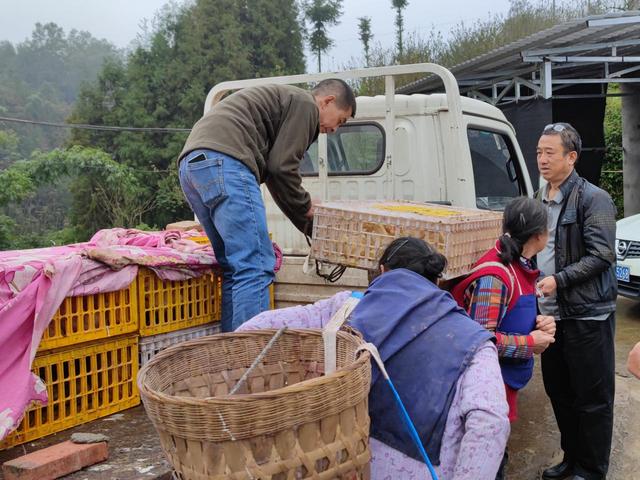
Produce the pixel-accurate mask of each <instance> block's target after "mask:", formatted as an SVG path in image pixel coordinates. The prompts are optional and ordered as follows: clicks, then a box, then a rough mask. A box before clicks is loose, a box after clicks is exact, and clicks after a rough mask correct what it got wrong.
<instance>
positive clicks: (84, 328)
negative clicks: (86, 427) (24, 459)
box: [0, 281, 140, 450]
mask: <svg viewBox="0 0 640 480" xmlns="http://www.w3.org/2000/svg"><path fill="white" fill-rule="evenodd" d="M137 331H138V293H137V283H136V282H135V281H134V282H132V284H131V285H130V286H129V287H127V288H125V289H122V290H119V291H116V292H108V293H96V294H92V295H87V296H77V297H68V298H66V299H65V300H64V302H63V303H62V305H61V306H60V308H59V309H58V311H57V312H56V314H55V316H54V317H53V319H52V320H51V322H50V323H49V326H48V329H47V330H46V331H45V332H44V335H43V337H42V341H41V343H40V346H39V349H38V353H37V355H36V357H35V359H34V361H33V372H34V373H35V374H36V375H38V376H39V377H40V378H42V380H43V381H44V383H45V385H46V386H47V394H48V397H49V402H48V404H47V405H46V406H32V407H31V408H29V409H28V410H27V411H26V412H25V415H24V418H23V420H22V423H21V424H20V426H19V427H18V428H17V429H16V430H15V431H14V432H12V433H11V434H10V435H9V436H8V437H7V438H5V439H4V440H3V441H1V442H0V450H2V449H4V448H8V447H10V446H13V445H17V444H20V443H24V442H28V441H30V440H34V439H36V438H40V437H43V436H45V435H49V434H52V433H56V432H59V431H61V430H65V429H67V428H70V427H73V426H76V425H80V424H82V423H85V422H88V421H90V420H94V419H96V418H100V417H104V416H106V415H110V414H112V413H115V412H118V411H121V410H125V409H127V408H130V407H133V406H135V405H138V404H139V403H140V396H139V394H138V389H137V385H136V376H137V374H138V334H137Z"/></svg>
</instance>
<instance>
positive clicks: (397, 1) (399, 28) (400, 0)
mask: <svg viewBox="0 0 640 480" xmlns="http://www.w3.org/2000/svg"><path fill="white" fill-rule="evenodd" d="M391 5H392V6H393V8H395V10H396V21H395V24H396V48H397V49H398V56H400V57H402V54H403V48H402V47H403V44H402V32H403V31H404V18H403V16H402V11H403V10H404V9H405V8H407V5H409V1H408V0H391Z"/></svg>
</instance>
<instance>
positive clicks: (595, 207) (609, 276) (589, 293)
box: [536, 171, 618, 318]
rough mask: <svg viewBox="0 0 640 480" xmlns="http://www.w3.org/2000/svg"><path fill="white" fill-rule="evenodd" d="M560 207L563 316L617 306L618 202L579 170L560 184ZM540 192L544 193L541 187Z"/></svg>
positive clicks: (559, 277) (558, 280)
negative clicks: (616, 251)
mask: <svg viewBox="0 0 640 480" xmlns="http://www.w3.org/2000/svg"><path fill="white" fill-rule="evenodd" d="M560 191H561V192H562V196H563V201H562V210H561V211H560V216H559V217H558V225H557V227H556V238H555V263H556V273H555V274H554V275H553V276H554V278H555V280H556V283H557V284H558V291H557V297H556V298H557V301H558V307H559V309H560V318H576V317H586V316H595V315H600V314H603V313H611V312H614V311H615V309H616V297H617V295H618V282H617V280H616V272H615V265H616V254H615V249H614V248H615V247H614V245H615V240H616V207H615V205H614V203H613V200H612V199H611V197H610V196H609V194H608V193H607V192H605V191H604V190H602V189H600V188H598V187H596V186H595V185H593V184H591V183H589V182H588V181H586V180H585V179H584V178H582V177H580V176H579V175H578V174H577V173H576V172H575V171H573V173H572V174H571V175H570V176H569V178H567V179H566V180H565V181H564V183H563V184H562V185H561V186H560ZM536 196H537V198H539V199H541V198H542V189H541V190H540V191H538V193H537V195H536Z"/></svg>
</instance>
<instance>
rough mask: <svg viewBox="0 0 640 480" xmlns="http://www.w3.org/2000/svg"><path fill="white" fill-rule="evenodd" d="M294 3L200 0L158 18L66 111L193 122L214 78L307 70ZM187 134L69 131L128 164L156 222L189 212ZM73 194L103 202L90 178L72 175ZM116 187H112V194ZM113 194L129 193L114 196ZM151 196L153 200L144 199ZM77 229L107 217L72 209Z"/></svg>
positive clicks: (90, 205)
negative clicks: (184, 184) (184, 183)
mask: <svg viewBox="0 0 640 480" xmlns="http://www.w3.org/2000/svg"><path fill="white" fill-rule="evenodd" d="M298 14H299V11H298V9H297V6H296V2H295V1H294V0H197V1H195V3H193V4H186V5H181V6H169V7H167V8H165V9H164V10H163V11H162V12H161V14H160V15H159V16H158V17H156V18H155V19H154V20H153V22H152V25H151V26H150V27H149V28H147V30H146V31H145V32H144V35H141V36H140V38H139V39H138V46H137V48H135V49H134V50H133V51H132V52H131V53H130V54H129V56H128V57H127V59H126V61H122V60H118V59H115V60H110V61H109V62H107V63H105V65H104V68H103V69H102V71H101V72H100V74H99V75H98V79H97V81H96V82H94V83H93V84H92V85H89V86H86V87H85V88H84V89H83V90H82V93H81V94H80V96H79V98H78V102H77V103H76V106H75V108H74V111H73V113H72V115H71V120H72V121H73V122H77V123H92V124H103V125H127V126H135V127H180V128H184V127H190V126H191V125H193V123H194V122H195V121H196V120H197V119H198V118H199V117H200V116H201V115H202V108H203V104H204V100H205V98H206V95H207V93H208V91H209V90H210V89H211V87H213V86H214V85H215V84H217V83H219V82H222V81H225V80H233V79H240V78H253V77H262V76H270V75H284V74H293V73H300V72H302V71H303V70H304V56H303V40H302V28H301V25H300V23H299V22H298V20H297V18H298ZM186 136H187V134H186V133H166V132H165V133H139V132H118V131H113V132H103V131H86V130H76V131H74V133H73V136H72V139H71V143H73V144H81V145H84V146H87V147H89V146H95V147H98V148H100V149H101V150H102V151H104V152H109V153H110V154H111V156H112V158H113V159H114V160H115V161H116V162H118V163H121V164H123V165H126V166H128V167H129V168H130V169H131V171H132V172H133V175H134V176H135V177H136V179H137V180H138V184H139V185H143V186H144V192H143V193H142V194H141V199H142V201H141V203H140V206H141V207H142V206H144V207H145V208H143V209H142V210H143V211H141V208H138V211H139V212H140V213H139V216H140V222H139V223H145V224H147V225H150V226H153V227H161V226H163V225H166V224H167V223H169V222H171V221H174V220H175V219H178V218H189V217H190V216H191V215H192V213H191V211H190V209H189V207H188V205H187V204H186V202H185V201H184V198H183V195H182V192H181V190H180V186H179V182H178V176H177V171H176V158H177V156H178V154H179V153H180V151H181V149H182V146H183V144H184V141H185V140H186ZM72 190H73V191H74V198H94V197H95V198H103V199H104V197H105V195H104V193H102V192H100V185H99V184H98V183H97V182H95V181H93V180H92V179H91V178H82V179H79V178H78V179H75V180H74V181H73V184H72ZM112 193H114V192H112ZM115 194H117V195H119V197H118V198H126V197H125V196H124V195H121V194H120V193H118V192H115ZM150 198H153V202H151V203H149V202H148V200H149V199H150ZM74 212H76V214H75V216H74V217H73V221H74V222H76V224H77V225H79V226H82V228H83V229H84V230H90V229H91V228H96V224H95V222H94V219H96V218H100V217H101V216H104V215H103V214H102V213H101V211H100V207H99V205H98V204H97V203H95V202H85V206H84V210H83V211H82V212H81V211H80V210H79V209H74Z"/></svg>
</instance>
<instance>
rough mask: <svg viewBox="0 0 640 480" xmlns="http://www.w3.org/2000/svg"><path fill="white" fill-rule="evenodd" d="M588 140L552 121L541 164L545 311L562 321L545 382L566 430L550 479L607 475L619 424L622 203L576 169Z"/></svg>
mask: <svg viewBox="0 0 640 480" xmlns="http://www.w3.org/2000/svg"><path fill="white" fill-rule="evenodd" d="M581 147H582V141H581V139H580V136H579V135H578V132H576V130H575V129H574V128H573V127H572V126H571V125H569V124H567V123H556V124H551V125H547V126H546V127H545V129H544V130H543V132H542V136H541V137H540V140H539V141H538V148H537V157H538V169H539V170H540V174H541V175H542V177H543V178H544V179H545V180H546V181H547V182H548V184H547V185H546V186H545V187H544V188H542V189H541V190H540V191H539V192H538V198H539V199H540V200H541V201H542V202H544V203H545V205H547V207H548V209H549V243H548V244H547V246H546V248H545V249H544V250H543V251H542V252H540V254H539V255H538V266H539V267H540V270H541V271H542V272H543V274H544V278H542V280H540V281H539V282H538V289H539V291H540V294H541V295H542V298H540V299H539V302H538V305H539V308H540V311H541V313H542V314H545V315H553V316H554V317H555V320H556V326H557V330H556V335H555V337H556V338H555V340H556V341H555V343H553V344H551V345H550V346H549V348H547V350H546V351H545V352H544V353H543V354H542V375H543V379H544V386H545V390H546V392H547V395H548V396H549V399H550V400H551V404H552V406H553V411H554V414H555V417H556V421H557V423H558V428H559V430H560V434H561V446H562V450H563V451H564V459H563V461H562V462H561V463H560V464H558V465H555V466H553V467H551V468H548V469H546V470H545V471H544V472H543V478H544V479H547V480H558V479H564V478H571V479H573V480H580V479H588V480H591V479H594V480H595V479H598V480H599V479H604V478H606V474H607V469H608V467H609V454H610V451H611V435H612V430H613V399H614V375H615V370H614V369H615V357H614V327H615V309H616V296H617V293H618V292H617V281H616V276H615V258H616V257H615V250H614V244H615V235H616V223H615V214H616V209H615V206H614V204H613V201H612V200H611V197H610V196H609V194H608V193H606V192H605V191H604V190H601V189H600V188H598V187H596V186H595V185H592V184H591V183H589V182H588V181H586V180H585V179H584V178H582V177H580V176H579V175H578V174H577V173H576V171H575V170H574V167H575V164H576V161H577V160H578V157H579V156H580V151H581Z"/></svg>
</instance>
